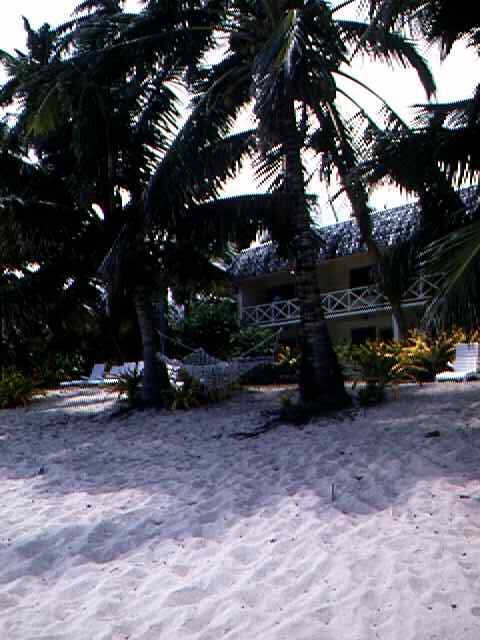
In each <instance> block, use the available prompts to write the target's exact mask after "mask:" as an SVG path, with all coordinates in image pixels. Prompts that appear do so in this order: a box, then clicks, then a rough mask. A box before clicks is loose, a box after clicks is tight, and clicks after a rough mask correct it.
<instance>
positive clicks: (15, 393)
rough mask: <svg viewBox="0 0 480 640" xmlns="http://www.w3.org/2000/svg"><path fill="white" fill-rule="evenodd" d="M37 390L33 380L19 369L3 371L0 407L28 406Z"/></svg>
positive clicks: (0, 385)
mask: <svg viewBox="0 0 480 640" xmlns="http://www.w3.org/2000/svg"><path fill="white" fill-rule="evenodd" d="M34 391H35V387H34V384H33V382H32V380H30V379H29V378H27V377H26V376H24V375H23V374H22V373H20V372H19V371H2V376H1V378H0V408H1V409H11V408H14V407H20V406H24V407H25V406H26V405H27V404H29V402H31V400H32V398H33V394H34Z"/></svg>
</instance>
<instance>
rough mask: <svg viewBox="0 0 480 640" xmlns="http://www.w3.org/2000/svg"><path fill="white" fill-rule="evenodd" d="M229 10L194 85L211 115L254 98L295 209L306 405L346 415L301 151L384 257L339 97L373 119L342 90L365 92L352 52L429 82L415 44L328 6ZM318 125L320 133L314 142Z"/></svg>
mask: <svg viewBox="0 0 480 640" xmlns="http://www.w3.org/2000/svg"><path fill="white" fill-rule="evenodd" d="M230 8H231V11H230V12H229V14H228V19H227V21H226V22H225V25H224V33H226V34H227V36H228V50H227V52H226V53H225V55H224V56H223V57H222V59H221V60H220V62H217V63H215V64H213V65H212V66H211V67H210V68H207V69H205V70H204V71H200V72H199V73H198V74H197V75H196V76H195V77H193V79H192V80H193V84H194V87H195V90H196V91H197V92H198V95H199V96H201V99H202V100H206V101H208V102H207V104H210V105H212V108H213V107H215V108H217V109H218V108H219V106H221V107H222V108H223V109H224V110H225V111H227V112H228V111H230V113H232V112H233V110H238V109H239V107H243V106H244V105H246V104H248V103H249V102H250V100H251V99H252V96H253V99H254V105H255V106H254V109H255V114H256V117H257V120H258V138H259V140H260V146H261V149H262V151H263V155H264V160H265V161H264V162H263V163H260V165H259V166H260V169H259V173H260V174H261V175H262V176H263V177H265V176H267V177H270V176H272V175H273V174H274V173H275V165H276V167H279V168H280V171H281V176H282V177H281V179H277V181H276V182H275V181H274V184H275V185H276V187H277V188H279V189H281V190H282V192H283V195H284V197H285V198H286V199H287V200H288V206H289V215H288V220H287V222H288V224H287V225H286V228H287V229H288V231H289V233H290V236H291V244H292V247H293V250H294V254H295V258H296V274H297V288H298V297H299V299H300V305H301V310H302V312H301V314H302V320H301V340H302V351H303V359H302V365H303V369H302V372H301V379H300V392H301V399H302V401H304V402H306V403H312V402H315V403H318V404H319V405H321V406H323V407H325V408H327V407H341V406H344V405H345V404H346V403H347V402H348V396H347V394H346V392H345V389H344V386H343V379H342V376H341V372H340V369H339V366H338V362H337V360H336V357H335V354H334V351H333V349H332V346H331V342H330V338H329V335H328V331H327V326H326V322H325V318H324V313H323V309H322V306H321V303H320V299H321V298H320V290H319V284H318V282H317V277H316V243H315V239H314V235H313V233H312V229H311V221H310V216H309V212H308V207H307V200H306V197H305V172H304V167H303V164H302V149H303V148H304V147H305V146H306V144H308V142H311V147H312V148H314V149H316V150H317V151H318V152H320V153H321V154H322V156H323V158H324V160H325V159H328V160H329V161H330V163H331V164H333V165H334V166H335V168H336V169H337V171H338V173H339V176H340V178H341V180H342V182H343V187H344V189H345V190H346V191H347V193H348V195H349V196H350V197H351V198H352V201H353V203H354V206H353V212H354V215H355V216H356V217H357V221H358V223H359V226H360V229H361V231H362V236H363V239H364V240H365V241H366V242H367V243H368V244H369V246H370V247H371V248H372V249H374V250H377V251H378V249H376V247H375V245H374V243H373V241H372V239H371V236H370V221H369V215H368V213H369V210H368V207H367V203H366V197H365V195H364V190H363V187H364V185H363V184H362V181H361V180H359V179H356V180H354V181H351V180H350V179H349V173H350V172H351V170H352V169H353V168H354V166H355V157H356V153H355V151H356V149H355V145H354V137H355V136H354V131H353V130H352V123H349V122H348V121H347V119H346V118H345V117H342V115H341V112H340V105H339V98H341V99H344V100H349V101H350V103H351V104H353V105H355V108H356V111H357V119H358V118H360V117H361V118H362V119H364V120H366V121H369V120H370V119H369V118H368V115H367V113H366V112H365V110H363V109H361V107H359V105H358V104H357V103H356V101H355V100H354V99H353V98H351V97H349V96H348V94H346V93H345V91H344V90H343V89H342V88H341V87H340V86H339V83H338V82H337V81H338V79H339V78H342V79H344V80H351V81H352V82H353V83H354V84H356V85H357V86H361V87H362V88H365V85H364V84H363V83H361V82H360V81H356V80H355V79H353V78H352V77H351V76H350V75H349V74H348V72H347V71H346V67H347V66H348V62H349V56H348V51H349V49H348V47H349V46H350V45H351V46H353V47H356V48H357V49H362V50H363V51H366V52H367V53H370V54H371V55H372V56H374V57H377V58H380V59H385V60H388V61H392V60H395V59H396V60H397V61H400V63H401V64H403V65H404V66H412V67H413V68H414V69H415V70H416V71H417V73H418V74H419V76H420V78H421V80H422V82H423V84H424V86H425V88H426V91H427V94H428V95H430V94H431V93H432V91H433V90H434V84H433V79H432V77H431V74H430V72H429V70H428V68H427V66H426V64H425V62H424V61H423V59H422V58H421V57H420V56H419V55H418V54H417V53H416V51H415V49H414V48H413V47H412V46H411V44H410V43H409V42H407V41H406V40H404V39H403V38H401V37H400V36H398V35H396V34H387V35H386V36H385V37H384V38H383V39H382V41H379V39H378V38H376V34H374V33H371V32H369V30H368V25H365V24H361V23H358V22H355V21H347V20H335V18H334V13H335V9H333V10H332V9H331V8H330V6H329V4H328V3H327V2H324V1H313V2H303V1H300V0H299V1H296V2H286V3H285V2H281V1H280V0H263V1H262V2H258V3H251V2H248V1H247V0H237V1H234V2H231V3H230ZM338 8H340V7H338ZM199 99H200V98H199ZM340 102H341V100H340ZM312 126H314V128H315V129H316V131H315V133H314V135H312V136H310V135H309V131H310V130H311V128H312ZM284 227H285V225H284Z"/></svg>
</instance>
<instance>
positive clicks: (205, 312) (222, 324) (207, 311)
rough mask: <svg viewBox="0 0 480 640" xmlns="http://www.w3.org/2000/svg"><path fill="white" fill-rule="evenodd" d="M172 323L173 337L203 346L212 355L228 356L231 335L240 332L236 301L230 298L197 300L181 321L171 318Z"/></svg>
mask: <svg viewBox="0 0 480 640" xmlns="http://www.w3.org/2000/svg"><path fill="white" fill-rule="evenodd" d="M170 325H171V329H172V334H173V335H172V337H173V338H174V339H178V340H180V341H181V342H183V343H184V344H186V345H188V346H189V347H191V348H192V349H197V348H199V347H202V348H203V349H205V351H207V352H208V353H210V354H211V355H214V356H217V357H218V358H225V357H228V355H229V354H230V351H231V339H232V336H233V335H234V334H236V333H237V332H238V311H237V304H236V302H235V301H234V300H230V299H222V300H215V299H214V300H209V301H205V302H201V303H197V304H194V305H193V306H192V309H191V312H190V314H189V315H188V316H187V317H186V318H184V319H183V320H180V321H178V320H175V319H174V318H172V319H171V322H170ZM176 355H179V356H183V355H185V354H184V352H182V353H178V354H176Z"/></svg>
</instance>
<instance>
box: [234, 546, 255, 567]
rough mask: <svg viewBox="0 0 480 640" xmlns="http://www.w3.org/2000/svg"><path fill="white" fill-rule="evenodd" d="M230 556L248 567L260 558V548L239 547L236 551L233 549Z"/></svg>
mask: <svg viewBox="0 0 480 640" xmlns="http://www.w3.org/2000/svg"><path fill="white" fill-rule="evenodd" d="M230 555H231V556H232V557H233V559H234V560H236V561H237V562H239V563H241V564H244V565H247V564H251V563H252V562H254V561H255V560H256V559H257V558H258V548H257V547H248V546H246V545H242V546H240V547H237V548H236V549H233V551H232V552H231V553H230Z"/></svg>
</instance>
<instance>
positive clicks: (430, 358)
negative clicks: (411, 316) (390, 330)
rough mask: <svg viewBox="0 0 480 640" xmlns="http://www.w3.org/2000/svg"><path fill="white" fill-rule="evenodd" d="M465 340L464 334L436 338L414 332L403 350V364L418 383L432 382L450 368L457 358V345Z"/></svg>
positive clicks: (442, 335) (440, 335) (454, 333)
mask: <svg viewBox="0 0 480 640" xmlns="http://www.w3.org/2000/svg"><path fill="white" fill-rule="evenodd" d="M464 340H465V335H464V334H463V332H459V331H458V330H454V331H452V332H451V333H446V332H442V333H440V334H438V335H437V336H436V337H434V338H433V337H431V336H428V335H427V334H425V333H421V332H419V331H412V332H411V333H410V335H409V336H408V338H407V340H406V342H405V343H404V344H403V345H402V349H401V364H402V367H403V368H404V370H405V371H407V372H408V373H409V374H410V375H411V376H412V377H413V378H415V380H417V382H431V381H433V380H435V375H436V374H437V373H439V372H440V371H445V370H446V369H447V368H448V363H449V362H450V361H451V360H453V359H454V357H455V345H456V344H457V343H459V342H463V341H464Z"/></svg>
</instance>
